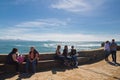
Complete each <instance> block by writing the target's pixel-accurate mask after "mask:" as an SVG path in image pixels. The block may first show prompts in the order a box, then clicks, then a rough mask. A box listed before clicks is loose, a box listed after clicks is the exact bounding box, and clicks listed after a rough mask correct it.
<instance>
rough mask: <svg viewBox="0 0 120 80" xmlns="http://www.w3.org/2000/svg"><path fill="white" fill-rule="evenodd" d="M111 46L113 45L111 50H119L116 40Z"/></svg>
mask: <svg viewBox="0 0 120 80" xmlns="http://www.w3.org/2000/svg"><path fill="white" fill-rule="evenodd" d="M110 47H111V51H116V50H117V44H116V43H115V42H112V43H111V45H110Z"/></svg>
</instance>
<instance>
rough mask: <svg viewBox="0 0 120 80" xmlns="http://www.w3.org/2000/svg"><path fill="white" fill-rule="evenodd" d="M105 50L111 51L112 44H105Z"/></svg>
mask: <svg viewBox="0 0 120 80" xmlns="http://www.w3.org/2000/svg"><path fill="white" fill-rule="evenodd" d="M104 50H106V51H110V43H105V45H104Z"/></svg>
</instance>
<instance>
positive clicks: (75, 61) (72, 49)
mask: <svg viewBox="0 0 120 80" xmlns="http://www.w3.org/2000/svg"><path fill="white" fill-rule="evenodd" d="M70 56H71V57H72V60H73V63H74V64H73V65H74V66H75V67H78V60H77V56H76V49H74V46H71V52H70Z"/></svg>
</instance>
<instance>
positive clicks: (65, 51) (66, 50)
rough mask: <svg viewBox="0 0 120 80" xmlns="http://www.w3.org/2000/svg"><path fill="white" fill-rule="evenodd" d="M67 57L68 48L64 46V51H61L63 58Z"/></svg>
mask: <svg viewBox="0 0 120 80" xmlns="http://www.w3.org/2000/svg"><path fill="white" fill-rule="evenodd" d="M67 55H68V47H67V45H65V47H64V50H63V56H64V57H66V58H67Z"/></svg>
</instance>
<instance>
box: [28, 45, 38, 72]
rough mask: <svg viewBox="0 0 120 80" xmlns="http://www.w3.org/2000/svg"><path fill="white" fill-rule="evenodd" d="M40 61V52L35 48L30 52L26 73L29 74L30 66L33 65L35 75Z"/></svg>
mask: <svg viewBox="0 0 120 80" xmlns="http://www.w3.org/2000/svg"><path fill="white" fill-rule="evenodd" d="M38 60H39V53H38V51H37V50H36V49H35V48H34V47H31V48H30V52H29V54H28V59H27V62H26V72H28V68H29V67H30V64H31V65H32V72H33V73H35V72H36V65H37V61H38Z"/></svg>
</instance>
